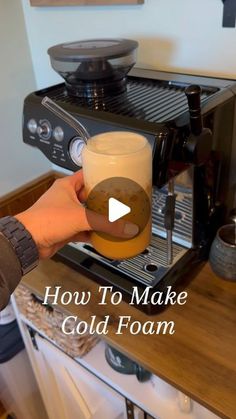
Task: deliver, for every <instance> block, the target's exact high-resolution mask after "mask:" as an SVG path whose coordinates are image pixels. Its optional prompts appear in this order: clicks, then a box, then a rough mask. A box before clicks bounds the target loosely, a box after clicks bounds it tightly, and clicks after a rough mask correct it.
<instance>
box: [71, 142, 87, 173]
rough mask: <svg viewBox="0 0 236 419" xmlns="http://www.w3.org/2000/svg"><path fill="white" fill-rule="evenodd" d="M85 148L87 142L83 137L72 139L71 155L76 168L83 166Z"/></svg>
mask: <svg viewBox="0 0 236 419" xmlns="http://www.w3.org/2000/svg"><path fill="white" fill-rule="evenodd" d="M84 146H85V142H84V140H83V139H82V138H81V137H74V138H72V140H71V142H70V145H69V155H70V158H71V160H72V161H73V162H74V163H75V164H76V166H79V167H81V166H82V158H81V155H82V150H83V148H84Z"/></svg>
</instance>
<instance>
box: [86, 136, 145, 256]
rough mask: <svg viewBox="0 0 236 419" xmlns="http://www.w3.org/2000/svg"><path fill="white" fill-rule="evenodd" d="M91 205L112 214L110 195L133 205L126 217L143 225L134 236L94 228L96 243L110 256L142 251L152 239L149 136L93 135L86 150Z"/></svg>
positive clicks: (100, 251) (128, 220)
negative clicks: (120, 235)
mask: <svg viewBox="0 0 236 419" xmlns="http://www.w3.org/2000/svg"><path fill="white" fill-rule="evenodd" d="M82 162H83V174H84V183H85V189H86V195H87V197H88V199H87V207H88V208H89V209H91V210H93V211H95V212H98V213H101V214H103V215H105V216H107V217H108V201H109V198H115V199H116V200H118V201H119V202H121V203H123V204H124V205H127V206H128V207H130V209H131V211H130V213H129V214H127V215H125V216H124V217H123V218H124V220H126V221H127V222H132V223H134V224H136V225H137V226H138V227H139V233H138V234H137V235H136V236H135V237H133V238H131V239H127V240H126V239H120V238H116V237H112V236H110V235H108V234H106V233H101V232H97V231H95V232H92V237H91V239H92V245H93V247H94V248H95V250H96V251H97V252H99V253H100V254H102V255H103V256H105V257H108V258H110V259H125V258H130V257H133V256H136V255H138V254H139V253H141V252H142V251H144V250H145V248H146V247H147V246H148V245H149V243H150V240H151V191H152V150H151V146H150V144H149V142H148V141H147V139H146V138H145V137H144V136H142V135H139V134H136V133H132V132H123V131H122V132H116V131H114V132H106V133H103V134H99V135H97V136H94V137H92V138H91V139H89V140H88V143H87V145H86V146H85V147H84V149H83V153H82Z"/></svg>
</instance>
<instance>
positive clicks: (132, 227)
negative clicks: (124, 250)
mask: <svg viewBox="0 0 236 419" xmlns="http://www.w3.org/2000/svg"><path fill="white" fill-rule="evenodd" d="M80 212H81V216H80V220H79V224H80V225H81V227H82V226H83V229H84V230H94V231H97V232H101V233H107V234H110V235H111V236H114V237H119V238H124V239H125V238H126V239H129V238H132V237H135V236H136V235H137V234H138V233H139V227H138V226H137V225H136V224H134V223H131V222H129V221H126V220H124V219H122V218H120V219H119V220H117V221H114V222H110V221H109V220H108V218H107V217H106V216H105V215H102V214H98V213H97V212H94V211H91V210H89V209H87V208H83V207H81V208H80Z"/></svg>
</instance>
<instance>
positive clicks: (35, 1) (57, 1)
mask: <svg viewBox="0 0 236 419" xmlns="http://www.w3.org/2000/svg"><path fill="white" fill-rule="evenodd" d="M143 3H144V0H30V4H31V6H99V5H101V6H102V5H103V6H114V5H117V4H123V5H125V4H127V5H130V4H143Z"/></svg>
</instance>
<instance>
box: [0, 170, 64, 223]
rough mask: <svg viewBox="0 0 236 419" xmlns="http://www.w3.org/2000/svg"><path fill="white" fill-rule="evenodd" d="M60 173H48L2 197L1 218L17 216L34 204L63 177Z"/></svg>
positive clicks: (0, 200)
mask: <svg viewBox="0 0 236 419" xmlns="http://www.w3.org/2000/svg"><path fill="white" fill-rule="evenodd" d="M62 176H63V175H61V174H60V173H58V172H54V171H51V172H48V173H45V174H44V175H42V176H40V177H38V178H37V179H34V180H32V181H31V182H29V183H27V184H24V185H23V186H21V187H20V188H18V189H16V190H14V191H12V192H10V193H8V194H7V195H4V196H2V197H0V217H5V216H6V215H15V214H17V213H19V212H21V211H24V210H25V209H27V208H29V207H30V206H31V205H33V204H34V202H35V201H37V199H38V198H39V197H40V196H41V195H42V194H43V193H44V192H46V191H47V189H48V188H49V187H50V186H51V185H52V184H53V182H54V181H55V179H57V178H58V177H62Z"/></svg>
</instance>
